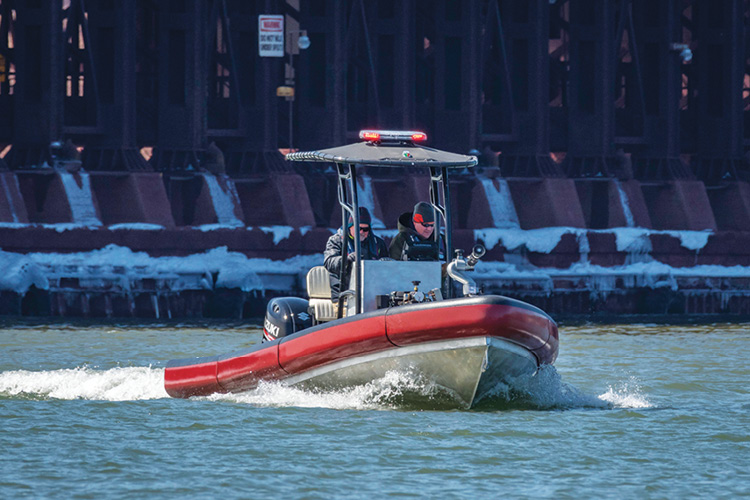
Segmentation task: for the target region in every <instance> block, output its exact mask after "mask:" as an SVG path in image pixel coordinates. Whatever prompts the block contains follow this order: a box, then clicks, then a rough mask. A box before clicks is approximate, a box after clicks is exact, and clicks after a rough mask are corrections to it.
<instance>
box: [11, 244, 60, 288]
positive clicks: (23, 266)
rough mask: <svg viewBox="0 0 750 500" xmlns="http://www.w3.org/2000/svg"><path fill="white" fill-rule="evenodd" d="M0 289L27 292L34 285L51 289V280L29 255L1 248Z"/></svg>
mask: <svg viewBox="0 0 750 500" xmlns="http://www.w3.org/2000/svg"><path fill="white" fill-rule="evenodd" d="M0 269H2V272H1V273H0V290H10V291H13V292H16V293H20V294H25V293H26V292H27V291H28V289H29V288H31V286H32V285H34V286H36V287H37V288H40V289H42V290H47V289H49V280H47V277H46V276H45V275H44V272H43V271H42V269H41V268H40V267H39V266H38V265H37V264H35V263H34V262H33V261H32V260H31V259H30V258H29V257H27V256H25V255H21V254H17V253H10V252H3V251H1V250H0Z"/></svg>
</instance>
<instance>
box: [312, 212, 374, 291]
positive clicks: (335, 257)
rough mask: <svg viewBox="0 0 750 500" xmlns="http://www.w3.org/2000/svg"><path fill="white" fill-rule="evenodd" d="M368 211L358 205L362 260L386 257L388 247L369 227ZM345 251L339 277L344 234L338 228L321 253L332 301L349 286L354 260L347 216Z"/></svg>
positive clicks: (350, 221) (352, 226)
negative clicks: (328, 279) (329, 282)
mask: <svg viewBox="0 0 750 500" xmlns="http://www.w3.org/2000/svg"><path fill="white" fill-rule="evenodd" d="M370 222H371V218H370V212H369V211H368V210H367V209H366V208H365V207H359V241H360V246H361V249H362V260H376V259H382V258H384V257H388V248H387V247H386V246H385V241H383V238H381V237H379V236H376V235H375V234H373V232H372V228H371V227H370ZM346 228H347V237H346V252H344V253H343V255H344V257H343V258H344V259H345V260H346V261H345V263H344V276H343V277H341V259H342V248H343V246H344V236H343V233H342V231H341V228H339V230H338V231H336V233H335V234H334V235H332V236H331V237H330V238H328V242H327V243H326V250H325V252H324V253H323V257H324V261H323V265H324V266H325V268H326V269H327V270H328V275H329V277H330V280H331V300H333V302H334V303H337V302H338V301H339V294H340V293H341V290H346V289H348V288H349V274H350V272H351V266H352V263H353V262H354V259H355V258H356V257H355V253H354V220H353V219H352V216H351V215H350V216H349V220H348V221H347V225H346Z"/></svg>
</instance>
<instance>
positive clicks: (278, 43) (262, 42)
mask: <svg viewBox="0 0 750 500" xmlns="http://www.w3.org/2000/svg"><path fill="white" fill-rule="evenodd" d="M258 53H259V54H260V57H284V16H275V15H274V16H272V15H260V16H258Z"/></svg>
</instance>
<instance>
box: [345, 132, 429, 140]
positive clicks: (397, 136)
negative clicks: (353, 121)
mask: <svg viewBox="0 0 750 500" xmlns="http://www.w3.org/2000/svg"><path fill="white" fill-rule="evenodd" d="M359 138H360V139H364V140H365V141H369V142H382V141H388V142H390V141H411V142H422V141H426V140H427V134H425V133H424V132H415V131H412V130H360V131H359Z"/></svg>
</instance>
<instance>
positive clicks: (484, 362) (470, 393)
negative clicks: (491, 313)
mask: <svg viewBox="0 0 750 500" xmlns="http://www.w3.org/2000/svg"><path fill="white" fill-rule="evenodd" d="M537 367H538V364H537V359H536V357H535V356H534V355H533V354H531V353H530V352H529V351H528V350H526V349H524V348H522V347H520V346H518V345H516V344H513V343H511V342H508V341H507V340H503V339H498V338H493V337H471V338H465V339H457V340H444V341H438V342H425V343H421V344H415V345H412V346H408V347H402V348H399V349H390V350H387V351H381V352H377V353H374V354H370V355H366V356H359V357H356V358H351V359H346V360H342V361H339V362H335V363H331V364H329V365H325V366H322V367H320V368H316V369H313V370H309V371H307V372H304V373H302V374H300V375H296V376H292V377H289V378H287V379H285V380H284V381H283V383H285V384H288V385H295V386H302V387H311V388H315V389H323V390H335V389H341V388H346V387H351V386H358V385H365V384H367V383H370V382H372V381H374V380H380V379H383V378H384V377H386V376H387V375H388V373H400V374H404V375H406V376H408V377H410V378H413V379H415V380H420V381H426V382H429V383H431V384H434V385H435V386H436V387H437V388H439V389H441V392H442V393H443V394H447V395H448V396H449V397H450V398H451V399H452V400H453V401H454V402H455V403H456V405H457V406H461V407H466V408H469V407H471V406H473V405H474V404H475V403H476V402H478V401H481V400H482V399H484V398H486V397H488V396H489V395H491V394H492V393H493V392H494V389H495V388H496V387H497V385H498V384H501V383H502V384H506V385H507V384H511V383H512V381H513V379H515V378H517V377H521V376H524V375H531V374H533V373H534V372H535V371H536V369H537ZM425 396H427V397H430V396H431V393H429V392H427V393H425Z"/></svg>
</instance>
